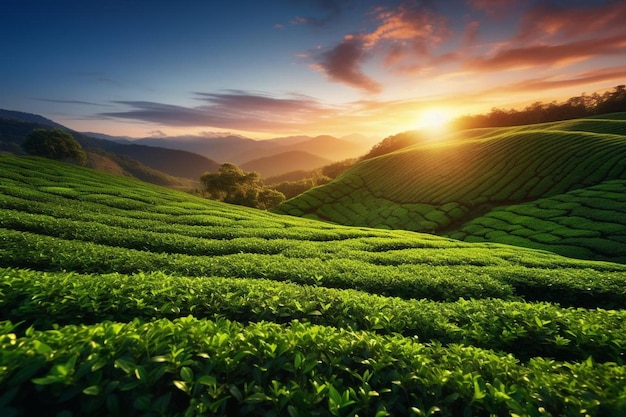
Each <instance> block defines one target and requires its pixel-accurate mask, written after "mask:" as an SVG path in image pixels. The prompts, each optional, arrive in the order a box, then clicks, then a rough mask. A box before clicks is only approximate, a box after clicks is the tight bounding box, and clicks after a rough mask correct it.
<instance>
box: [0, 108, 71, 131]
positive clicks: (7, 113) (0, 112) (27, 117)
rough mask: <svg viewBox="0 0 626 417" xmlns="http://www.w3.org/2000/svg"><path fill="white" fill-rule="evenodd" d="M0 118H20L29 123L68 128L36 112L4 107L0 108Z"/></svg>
mask: <svg viewBox="0 0 626 417" xmlns="http://www.w3.org/2000/svg"><path fill="white" fill-rule="evenodd" d="M0 118H3V119H14V120H20V121H22V122H29V123H37V124H39V125H43V126H48V127H55V128H57V129H63V130H69V129H68V128H67V127H65V126H63V125H61V124H59V123H57V122H54V121H52V120H50V119H46V118H45V117H43V116H40V115H38V114H31V113H24V112H21V111H14V110H4V109H0Z"/></svg>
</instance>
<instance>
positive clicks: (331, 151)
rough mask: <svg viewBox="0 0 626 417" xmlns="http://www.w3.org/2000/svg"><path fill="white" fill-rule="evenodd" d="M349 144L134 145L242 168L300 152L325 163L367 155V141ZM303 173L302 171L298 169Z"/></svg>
mask: <svg viewBox="0 0 626 417" xmlns="http://www.w3.org/2000/svg"><path fill="white" fill-rule="evenodd" d="M350 138H351V139H353V140H344V139H338V138H336V137H334V136H329V135H321V136H316V137H311V136H286V137H280V138H274V139H267V140H254V139H250V138H245V137H242V136H236V135H230V136H221V137H203V136H170V137H165V138H142V139H137V140H135V141H134V143H136V144H142V145H150V146H158V147H162V148H168V149H180V150H185V151H188V152H194V153H197V154H200V155H203V156H205V157H207V158H210V159H212V160H214V161H219V162H222V163H223V162H232V163H235V164H237V165H240V166H241V165H244V164H245V163H247V162H250V161H255V160H257V159H259V158H267V157H271V156H274V155H278V154H283V153H285V152H292V151H301V152H306V153H309V154H312V155H315V156H317V157H319V158H323V159H326V160H328V161H331V162H333V161H340V160H344V159H348V158H355V157H359V156H361V155H364V154H365V153H367V152H368V151H369V150H370V148H371V147H372V141H371V140H368V139H367V140H362V141H358V140H359V138H363V137H362V136H359V135H354V136H352V135H351V136H350ZM299 169H304V168H299Z"/></svg>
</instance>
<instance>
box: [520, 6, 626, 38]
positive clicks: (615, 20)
mask: <svg viewBox="0 0 626 417" xmlns="http://www.w3.org/2000/svg"><path fill="white" fill-rule="evenodd" d="M520 28H521V30H520V34H519V36H518V38H517V40H518V41H528V40H536V39H542V38H551V39H556V38H560V39H580V38H596V37H604V36H610V35H616V34H624V33H625V32H626V3H625V2H623V1H612V2H609V3H607V4H605V5H600V6H588V7H578V8H575V7H563V8H559V7H556V6H553V5H550V4H540V5H539V6H537V7H535V8H533V9H531V10H530V11H529V12H528V13H526V15H525V16H524V17H523V18H522V21H521V25H520Z"/></svg>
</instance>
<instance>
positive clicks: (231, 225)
mask: <svg viewBox="0 0 626 417" xmlns="http://www.w3.org/2000/svg"><path fill="white" fill-rule="evenodd" d="M0 277H2V279H1V280H0V318H1V319H2V320H3V321H0V415H3V416H14V415H70V414H71V415H86V414H90V415H96V416H97V415H181V416H182V415H254V416H257V415H258V416H261V415H263V416H267V415H276V416H278V415H290V416H309V415H336V416H354V415H357V414H358V415H361V416H385V415H410V414H411V413H413V414H415V415H433V414H436V413H438V414H441V415H447V416H451V415H464V414H465V415H478V416H480V415H511V414H517V415H531V416H535V415H536V416H539V415H568V416H569V415H585V414H589V415H607V416H609V415H621V414H623V413H625V412H626V366H625V365H624V351H625V348H626V312H625V311H624V310H623V308H624V307H625V306H626V266H624V265H621V264H616V263H608V262H592V261H579V260H572V259H568V258H564V257H560V256H556V255H553V254H550V253H547V252H541V251H534V250H526V249H519V248H514V247H510V246H505V245H497V244H481V243H475V244H474V243H466V242H460V241H455V240H451V239H446V238H441V237H437V236H432V235H424V234H419V233H413V232H408V231H386V230H376V229H368V228H353V227H344V226H338V225H332V224H328V223H323V222H316V221H311V220H307V219H301V218H295V217H288V216H280V215H276V214H271V213H267V212H261V211H256V210H252V209H246V208H242V207H237V206H229V205H226V204H222V203H218V202H214V201H209V200H203V199H200V198H196V197H193V196H190V195H187V194H184V193H180V192H176V191H174V190H169V189H164V188H160V187H157V186H153V185H149V184H146V183H142V182H139V181H136V180H133V179H128V178H123V177H116V176H112V175H106V174H102V173H97V172H95V171H91V170H89V169H85V168H80V167H76V166H73V165H67V164H62V163H57V162H53V161H47V160H43V159H38V158H19V157H12V156H3V155H0ZM598 307H601V308H600V309H598Z"/></svg>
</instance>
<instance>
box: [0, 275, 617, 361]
mask: <svg viewBox="0 0 626 417" xmlns="http://www.w3.org/2000/svg"><path fill="white" fill-rule="evenodd" d="M0 277H2V281H1V282H0V293H1V294H4V295H3V298H2V299H1V300H0V313H1V315H2V317H4V318H5V319H6V320H11V321H14V322H17V321H21V322H23V324H22V325H21V326H22V328H24V327H28V326H35V327H36V328H39V329H41V328H44V329H45V328H52V327H53V325H54V324H80V323H84V324H88V323H97V322H99V321H103V320H115V321H122V322H126V321H131V320H133V319H134V318H141V319H143V320H149V319H151V318H169V319H173V318H176V317H181V316H182V317H184V316H187V315H191V314H193V315H194V316H195V317H197V318H212V317H215V316H220V317H225V318H227V319H231V320H236V321H252V322H259V321H263V320H265V321H274V322H279V323H285V322H290V321H293V320H296V319H297V320H300V321H309V322H313V323H316V324H323V325H328V326H333V327H337V328H346V329H352V330H370V331H375V332H377V333H382V334H394V333H397V334H402V335H403V336H417V337H419V340H420V341H438V342H439V343H442V344H450V343H462V344H466V345H472V346H476V347H481V348H486V349H493V350H498V351H506V352H509V353H512V354H514V355H515V356H516V357H518V358H520V359H523V360H528V359H529V358H531V357H534V356H544V357H551V358H556V359H560V360H584V359H586V358H587V357H588V356H592V357H593V358H594V360H596V361H601V362H604V361H614V362H623V361H624V359H626V358H624V350H625V349H626V312H625V311H613V310H585V309H573V308H561V307H558V306H555V305H553V304H548V303H524V302H518V301H503V300H496V299H487V300H463V299H462V300H459V301H456V302H451V303H440V302H433V301H430V300H403V299H400V298H392V297H382V296H376V295H371V294H367V293H364V292H360V291H354V290H336V289H328V288H324V287H313V286H302V285H296V284H292V283H277V282H273V281H267V280H251V279H232V278H230V279H229V278H216V277H211V278H183V277H172V276H168V275H166V274H163V273H150V274H143V273H141V274H135V275H121V274H109V275H79V274H75V273H41V272H33V271H28V270H14V269H4V270H0Z"/></svg>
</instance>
